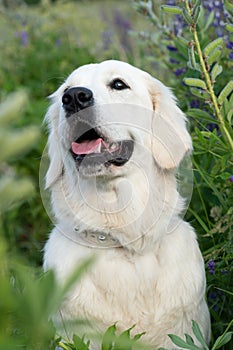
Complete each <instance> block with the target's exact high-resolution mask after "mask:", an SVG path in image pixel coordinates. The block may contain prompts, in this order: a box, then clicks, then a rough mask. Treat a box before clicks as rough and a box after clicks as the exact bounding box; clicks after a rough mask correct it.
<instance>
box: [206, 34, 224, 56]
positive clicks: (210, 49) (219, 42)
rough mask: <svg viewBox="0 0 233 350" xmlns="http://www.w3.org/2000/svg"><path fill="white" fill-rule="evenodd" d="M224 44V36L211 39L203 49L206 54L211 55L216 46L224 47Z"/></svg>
mask: <svg viewBox="0 0 233 350" xmlns="http://www.w3.org/2000/svg"><path fill="white" fill-rule="evenodd" d="M223 44H224V40H223V38H217V39H215V40H213V41H211V42H210V43H209V44H208V45H207V46H206V47H205V48H204V50H203V53H204V55H205V56H206V57H207V56H209V55H210V54H211V53H212V52H213V51H214V50H215V49H216V48H222V47H223Z"/></svg>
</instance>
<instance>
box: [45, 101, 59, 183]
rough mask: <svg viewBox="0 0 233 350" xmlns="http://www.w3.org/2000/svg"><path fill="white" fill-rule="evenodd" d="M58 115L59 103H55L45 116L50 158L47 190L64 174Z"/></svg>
mask: <svg viewBox="0 0 233 350" xmlns="http://www.w3.org/2000/svg"><path fill="white" fill-rule="evenodd" d="M58 115H59V109H58V106H57V103H53V104H52V105H51V106H50V107H49V109H48V111H47V113H46V116H45V122H46V123H47V124H48V127H49V137H48V156H49V160H50V164H49V168H48V171H47V174H46V181H45V188H46V189H48V188H49V187H51V186H52V185H53V184H54V183H55V182H56V181H57V179H58V178H59V177H60V175H61V174H62V169H63V161H62V154H61V149H60V143H59V136H58Z"/></svg>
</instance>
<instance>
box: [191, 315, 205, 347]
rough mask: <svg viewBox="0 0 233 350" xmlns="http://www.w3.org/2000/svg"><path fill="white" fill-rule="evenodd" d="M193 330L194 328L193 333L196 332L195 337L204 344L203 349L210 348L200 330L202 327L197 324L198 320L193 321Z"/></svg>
mask: <svg viewBox="0 0 233 350" xmlns="http://www.w3.org/2000/svg"><path fill="white" fill-rule="evenodd" d="M192 330H193V333H194V335H195V337H196V338H197V340H198V341H199V342H200V343H201V345H202V346H203V349H205V350H209V347H208V345H207V344H206V342H205V339H204V337H203V334H202V332H201V330H200V327H199V325H198V324H197V322H196V321H194V320H193V321H192Z"/></svg>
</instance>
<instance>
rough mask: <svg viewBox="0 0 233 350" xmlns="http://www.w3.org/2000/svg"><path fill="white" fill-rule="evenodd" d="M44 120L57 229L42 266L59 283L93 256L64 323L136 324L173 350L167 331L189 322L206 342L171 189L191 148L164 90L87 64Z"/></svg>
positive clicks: (193, 268) (201, 304) (198, 263)
mask: <svg viewBox="0 0 233 350" xmlns="http://www.w3.org/2000/svg"><path fill="white" fill-rule="evenodd" d="M46 121H47V122H48V125H49V130H50V134H49V140H48V152H49V158H50V165H49V169H48V172H47V175H46V187H47V188H48V189H50V191H51V197H52V198H51V199H52V208H53V212H54V214H55V217H56V225H55V227H54V229H53V231H52V232H51V234H50V237H49V239H48V242H47V243H46V246H45V254H44V268H45V270H48V269H53V270H54V271H55V273H56V276H57V279H58V281H59V283H61V284H62V283H63V282H64V281H65V280H66V279H67V277H68V276H69V275H70V274H71V273H72V271H73V270H74V269H75V268H76V267H77V266H78V264H79V263H80V262H82V261H83V260H85V259H86V258H87V257H88V256H90V255H91V254H95V255H96V261H95V263H94V266H92V267H91V268H90V270H89V271H88V273H87V274H86V275H85V276H84V277H83V278H82V280H81V281H80V282H79V283H77V285H75V286H74V287H73V288H72V290H71V291H70V293H69V294H68V296H67V298H66V301H65V302H64V303H63V305H62V306H61V308H60V313H59V317H61V319H62V322H68V323H69V321H70V320H75V319H79V318H86V319H88V320H91V321H92V322H93V329H95V330H96V331H104V330H106V328H107V327H109V326H110V325H113V324H114V323H116V324H117V328H118V329H119V330H125V329H127V328H129V327H131V326H133V325H135V328H134V329H133V331H134V332H135V333H139V332H144V331H145V332H146V334H145V335H144V336H143V339H144V340H145V341H146V342H148V343H150V344H152V345H153V347H154V348H155V349H156V348H158V347H165V348H166V349H177V347H176V346H175V345H173V344H172V342H171V340H170V339H169V337H168V336H167V334H169V333H173V334H176V335H179V336H181V337H184V334H185V333H188V334H191V335H192V320H195V321H197V322H198V324H199V326H200V328H201V330H202V332H203V334H204V337H205V339H206V341H207V342H208V341H209V337H210V321H209V312H208V308H207V304H206V301H205V283H206V282H205V270H204V264H203V259H202V256H201V253H200V250H199V247H198V243H197V240H196V234H195V232H194V230H193V228H192V227H191V226H190V225H189V224H188V223H187V222H184V221H183V219H182V217H181V215H180V213H181V212H182V210H183V207H184V205H185V202H184V200H183V199H182V198H181V196H180V195H179V193H178V191H177V182H176V169H177V168H178V166H179V164H180V162H181V161H182V159H183V158H184V156H185V154H187V153H190V152H191V150H192V143H191V138H190V135H189V133H188V132H187V129H186V120H185V116H184V114H183V113H182V111H181V110H180V109H179V108H178V107H177V105H176V102H175V98H174V96H173V94H172V92H171V90H169V88H167V87H165V86H164V85H163V84H162V83H161V82H160V81H158V80H156V79H155V78H153V77H152V76H151V75H149V74H148V73H146V72H144V71H142V70H140V69H138V68H135V67H133V66H131V65H129V64H127V63H124V62H119V61H115V60H109V61H104V62H102V63H99V64H89V65H85V66H83V67H80V68H78V69H76V70H74V71H73V72H72V73H71V75H70V76H69V77H68V78H67V80H66V81H65V82H64V83H63V84H62V85H61V86H60V87H59V89H58V90H57V91H56V92H55V93H54V94H53V95H52V96H51V106H50V108H49V109H48V112H47V115H46ZM59 317H58V316H57V321H59ZM67 327H68V331H70V332H71V333H72V332H73V331H74V332H77V333H78V332H79V329H78V328H77V329H74V330H73V329H71V328H70V329H69V324H68V326H67Z"/></svg>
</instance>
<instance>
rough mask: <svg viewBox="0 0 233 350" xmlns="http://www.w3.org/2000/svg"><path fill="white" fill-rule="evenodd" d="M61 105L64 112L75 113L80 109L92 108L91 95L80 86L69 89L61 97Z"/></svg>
mask: <svg viewBox="0 0 233 350" xmlns="http://www.w3.org/2000/svg"><path fill="white" fill-rule="evenodd" d="M62 103H63V107H64V109H65V110H66V112H69V113H77V112H78V111H80V110H81V109H84V108H87V107H91V106H93V104H94V98H93V93H92V91H91V90H89V89H87V88H85V87H81V86H80V87H74V88H70V89H68V90H66V92H65V93H64V95H63V96H62Z"/></svg>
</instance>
